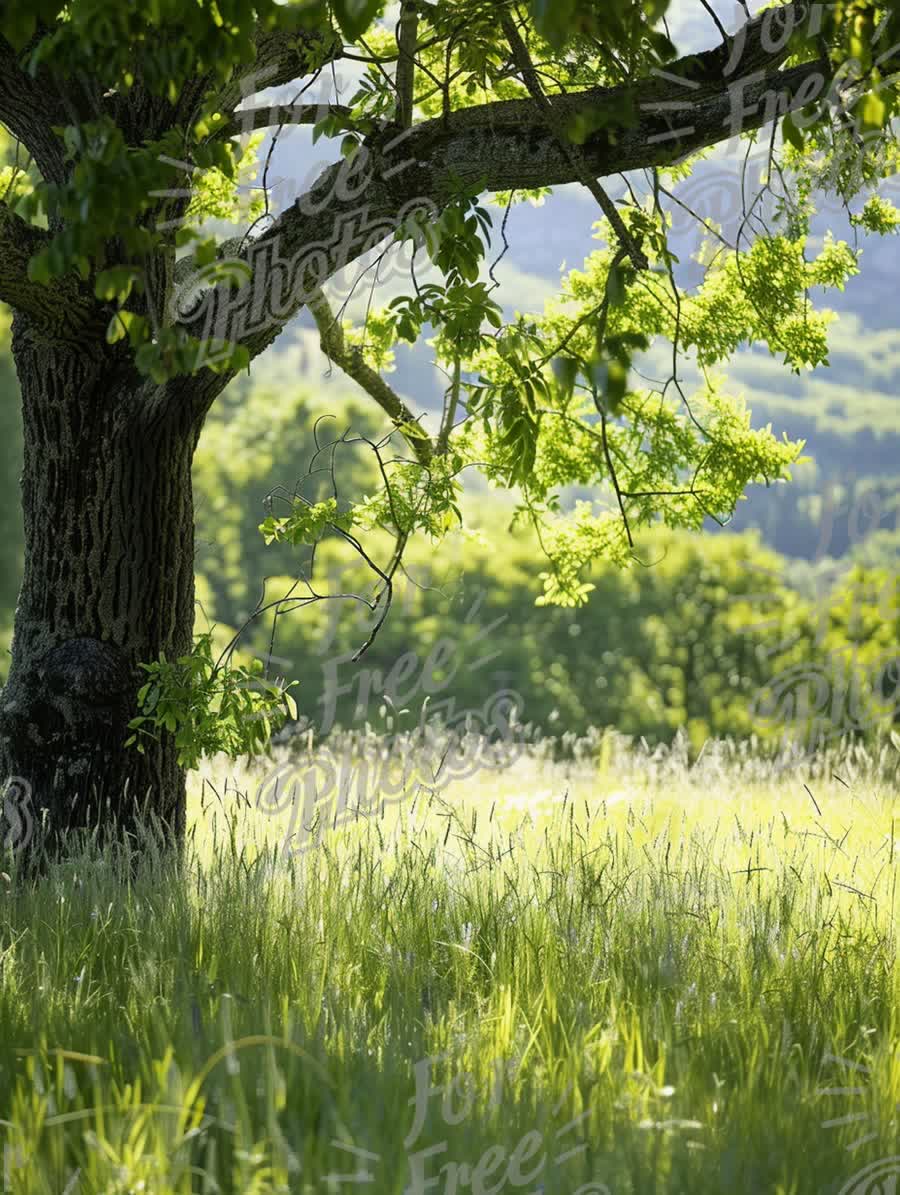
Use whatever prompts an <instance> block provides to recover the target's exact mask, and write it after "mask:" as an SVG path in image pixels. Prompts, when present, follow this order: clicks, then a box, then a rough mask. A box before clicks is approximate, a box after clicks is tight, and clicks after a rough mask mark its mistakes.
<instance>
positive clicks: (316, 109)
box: [223, 104, 353, 137]
mask: <svg viewBox="0 0 900 1195" xmlns="http://www.w3.org/2000/svg"><path fill="white" fill-rule="evenodd" d="M352 115H353V109H352V108H347V107H345V106H344V105H343V104H271V105H269V106H267V107H262V108H239V109H238V111H237V112H235V114H234V119H233V120H232V121H231V122H230V123H229V124H228V125H227V126H226V127H225V129H224V130H223V133H224V135H225V136H226V137H240V136H242V135H243V134H245V133H253V132H256V130H257V129H274V128H278V127H279V126H281V125H285V126H289V125H292V124H295V125H313V124H318V122H319V121H320V120H324V119H325V118H326V117H327V116H340V117H342V118H344V119H349V118H350V117H351V116H352Z"/></svg>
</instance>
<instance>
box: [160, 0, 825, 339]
mask: <svg viewBox="0 0 900 1195" xmlns="http://www.w3.org/2000/svg"><path fill="white" fill-rule="evenodd" d="M805 8H806V6H805V5H804V4H800V3H797V2H796V0H795V4H794V5H789V6H787V7H786V8H785V9H782V10H779V11H780V12H782V13H788V12H790V11H792V10H793V11H795V13H796V14H799V13H801V12H803V11H805ZM762 31H763V23H762V18H758V19H756V20H754V21H751V22H750V23H749V24H748V25H747V26H746V27H745V28H744V30H742V31H741V33H740V34H739V35H738V36H737V37H736V38H735V39H732V41H731V42H730V43H729V44H728V45H723V46H720V47H717V48H716V49H715V50H711V51H708V52H707V53H705V54H700V55H691V56H689V57H687V58H684V59H681V60H680V61H678V62H675V63H673V64H671V65H670V66H669V67H668V68H667V69H666V71H664V72H663V71H659V72H655V73H651V74H650V75H648V76H646V77H644V78H643V79H641V80H639V81H638V82H636V83H634V84H628V85H623V86H619V87H612V88H594V89H591V90H589V91H585V92H581V93H576V94H570V95H560V96H547V102H548V103H549V104H550V105H551V106H552V108H553V113H554V120H555V121H568V120H569V119H571V118H572V117H574V116H576V115H579V114H580V115H582V116H584V117H585V118H587V119H588V120H589V121H590V120H593V121H594V127H596V128H598V131H597V132H595V133H593V134H591V135H590V136H588V137H587V139H586V140H585V142H584V144H583V145H582V146H581V147H580V154H581V162H583V163H584V168H585V169H587V170H589V171H590V175H591V177H593V178H604V177H607V176H610V175H614V174H619V173H624V172H628V171H632V170H640V169H646V168H650V167H654V166H664V165H668V164H671V163H672V162H675V161H678V160H680V159H682V158H683V157H685V156H687V155H689V154H692V153H695V152H696V151H698V150H700V149H703V148H706V147H708V146H712V145H715V144H717V143H719V142H722V141H726V140H728V139H729V138H731V137H734V136H737V135H738V134H739V133H742V132H743V133H746V132H750V131H751V130H755V129H758V128H761V127H763V126H764V125H767V124H771V123H772V122H773V121H774V120H776V119H778V118H779V117H780V116H782V115H783V114H784V113H785V112H788V111H794V110H796V109H799V108H802V107H805V106H807V105H809V104H812V103H815V102H817V101H821V100H823V99H824V97H825V95H826V92H827V89H828V87H829V85H830V80H831V68H830V65H829V63H828V61H827V60H824V59H823V60H821V61H816V62H810V63H806V64H803V65H801V66H796V67H792V68H790V69H788V70H780V69H778V68H779V66H780V64H781V63H782V62H783V60H784V58H785V57H786V55H787V49H786V48H784V47H782V48H781V49H778V50H772V48H771V46H772V39H771V30H770V29H768V28H767V29H766V36H765V37H763V33H762ZM764 42H765V43H766V44H765V45H764V44H763V43H764ZM767 45H768V47H769V49H767V48H766V46H767ZM738 50H739V51H740V53H739V55H738V54H737V51H738ZM736 57H737V59H738V62H739V66H740V70H738V69H736V68H735V67H734V60H735V58H736ZM745 67H746V68H749V70H747V69H744V68H745ZM581 169H582V168H581V166H580V165H579V167H578V168H577V169H576V167H575V166H573V163H572V160H571V157H570V156H569V153H568V150H567V147H566V146H564V145H562V144H560V140H559V138H558V137H557V135H556V134H555V133H554V132H553V131H552V130H551V129H550V128H548V123H547V112H546V110H543V109H542V107H541V106H540V105H539V104H538V103H536V102H535V100H534V99H525V100H509V101H501V102H494V103H489V104H485V105H481V106H478V107H472V108H464V109H461V110H459V111H457V112H453V113H451V114H450V115H449V117H448V118H447V119H445V118H444V117H439V118H437V119H435V120H431V121H427V122H424V123H422V124H420V125H417V126H415V127H414V128H412V129H409V130H402V129H400V128H399V127H398V126H397V125H396V124H394V125H391V126H388V127H387V128H386V129H384V130H383V131H382V132H381V133H379V134H378V135H377V136H376V137H373V138H371V139H370V141H369V143H368V144H367V145H366V147H365V148H364V149H363V151H362V152H361V153H360V154H359V155H358V156H357V157H356V158H355V159H353V160H352V161H347V160H345V161H342V162H339V163H336V164H335V165H334V166H332V167H330V168H329V169H328V170H326V171H325V172H324V173H323V175H322V176H321V177H320V178H319V180H318V181H317V182H316V184H315V185H314V187H313V188H312V190H311V191H310V192H308V193H307V194H306V195H304V196H302V197H301V198H300V199H299V200H298V201H297V202H296V203H295V204H294V205H293V206H292V207H290V208H289V209H287V210H286V211H285V212H284V213H283V214H282V215H281V216H280V217H279V218H278V219H277V220H276V221H275V222H274V223H273V224H271V225H270V226H269V227H268V228H267V229H266V230H265V232H264V233H263V234H262V235H261V236H260V237H259V238H258V239H256V240H255V241H253V242H250V243H248V244H247V245H246V246H245V248H244V251H243V253H242V254H241V257H242V259H243V260H244V261H245V262H246V263H247V264H248V265H249V266H250V267H251V272H252V278H251V281H250V282H249V283H248V284H246V285H245V286H243V287H242V288H241V289H240V290H239V291H228V290H226V289H225V288H224V287H221V286H220V287H218V288H216V289H214V290H208V291H207V292H206V294H205V296H204V297H203V299H202V300H201V302H200V303H199V304H198V305H197V306H196V307H195V309H194V310H192V311H190V312H188V313H186V314H185V315H184V318H183V322H184V326H185V327H187V328H189V329H190V330H191V331H192V332H193V334H194V335H196V336H199V337H211V336H212V337H220V338H223V339H230V340H238V341H240V342H241V343H242V344H244V345H245V346H246V347H247V349H248V350H249V352H250V354H251V356H256V355H257V354H258V353H260V352H262V351H263V350H264V349H265V348H266V347H267V346H268V345H269V344H271V342H272V341H273V340H274V339H275V337H276V336H277V335H278V333H279V332H280V331H281V329H282V328H283V327H284V325H285V324H286V323H287V322H288V321H289V319H290V318H291V317H292V316H293V315H294V314H295V313H296V312H297V311H298V310H299V309H300V308H301V307H302V306H303V305H304V304H305V303H308V302H309V299H310V297H311V296H312V295H313V294H315V293H316V292H317V291H318V290H319V289H320V288H321V287H322V286H323V285H324V284H325V283H326V282H327V281H328V279H329V278H331V277H332V276H333V275H334V274H336V273H338V272H339V271H341V270H342V269H344V268H345V267H347V266H348V265H349V264H351V263H353V262H355V261H356V260H358V259H359V258H360V257H362V256H364V255H365V254H366V253H367V252H368V251H370V250H372V249H374V248H376V247H377V246H379V245H381V244H382V243H383V242H384V241H385V240H387V239H388V238H389V237H390V236H392V235H393V233H394V232H395V231H396V230H397V228H398V227H399V226H400V225H401V223H402V222H403V221H404V220H405V219H407V218H408V217H409V215H410V213H411V211H412V210H413V209H414V208H417V207H418V208H419V209H421V210H422V211H424V213H425V215H426V218H427V217H428V216H429V215H431V216H433V215H434V214H436V212H437V211H438V210H439V209H440V208H441V207H442V206H444V205H446V204H447V203H448V202H450V201H452V199H453V198H454V196H455V195H457V194H458V193H459V187H460V185H462V186H463V187H467V188H477V189H479V190H480V191H506V190H519V189H528V188H535V187H543V186H556V185H562V184H565V183H572V182H579V181H582V180H581V177H580V176H581Z"/></svg>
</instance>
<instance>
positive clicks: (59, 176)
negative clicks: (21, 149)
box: [0, 37, 70, 183]
mask: <svg viewBox="0 0 900 1195" xmlns="http://www.w3.org/2000/svg"><path fill="white" fill-rule="evenodd" d="M28 49H30V47H28V48H26V51H24V52H23V54H22V55H21V56H20V55H18V54H17V53H16V51H15V50H14V49H13V48H12V46H11V45H10V44H9V42H8V41H7V40H6V39H5V38H3V37H0V123H2V124H4V125H5V126H6V128H7V129H9V131H10V132H11V133H12V135H13V136H14V137H17V138H18V139H19V141H21V142H22V144H23V145H24V146H25V148H26V149H27V150H28V152H29V153H30V154H31V156H32V157H33V158H34V161H35V164H36V165H37V168H38V170H39V171H40V172H41V175H42V177H43V178H45V179H46V180H47V181H48V182H56V183H58V182H62V181H63V179H64V178H65V176H66V166H65V149H64V147H63V143H62V140H61V139H60V138H59V137H58V136H57V135H56V134H55V133H54V132H53V126H54V125H57V126H59V125H66V124H69V123H70V118H69V116H68V115H67V113H66V110H65V107H64V105H63V104H62V102H61V100H60V98H59V95H58V93H57V89H56V88H55V87H54V86H53V84H52V81H51V80H50V79H49V78H48V75H47V72H46V71H42V72H41V76H40V78H38V79H34V78H32V76H31V75H29V74H28V72H27V71H26V70H24V69H23V67H22V65H21V58H22V57H24V55H25V54H26V53H27V52H28Z"/></svg>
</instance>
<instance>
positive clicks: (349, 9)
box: [334, 0, 381, 42]
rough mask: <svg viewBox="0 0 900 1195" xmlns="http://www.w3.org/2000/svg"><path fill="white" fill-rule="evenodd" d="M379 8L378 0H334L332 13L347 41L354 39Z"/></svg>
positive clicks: (367, 24) (359, 34) (369, 22)
mask: <svg viewBox="0 0 900 1195" xmlns="http://www.w3.org/2000/svg"><path fill="white" fill-rule="evenodd" d="M380 8H381V2H380V0H334V15H335V17H337V22H338V24H339V25H340V27H341V32H342V33H343V35H344V37H345V38H346V39H347V41H351V42H352V41H356V39H357V38H358V37H360V36H362V34H363V33H365V31H366V30H367V29H368V28H369V26H370V25H371V24H372V22H373V21H374V19H375V17H376V16H377V15H378V11H379V9H380Z"/></svg>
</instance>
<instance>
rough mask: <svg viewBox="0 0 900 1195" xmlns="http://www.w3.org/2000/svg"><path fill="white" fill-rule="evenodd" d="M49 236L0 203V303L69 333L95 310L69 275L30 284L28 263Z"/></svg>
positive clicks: (88, 298) (85, 293)
mask: <svg viewBox="0 0 900 1195" xmlns="http://www.w3.org/2000/svg"><path fill="white" fill-rule="evenodd" d="M50 239H51V238H50V234H49V233H47V232H45V231H44V230H43V229H40V228H35V227H34V225H32V224H28V223H26V222H25V221H24V220H23V219H22V218H21V216H17V215H16V214H15V212H13V211H11V210H10V209H9V208H8V207H7V206H6V204H5V203H2V202H0V299H2V300H3V302H4V303H8V304H9V305H10V307H12V308H13V309H14V310H16V311H22V312H25V313H27V314H28V315H32V316H34V317H35V318H36V319H37V320H38V321H39V322H40V323H41V324H43V325H44V326H45V327H47V328H51V329H53V330H54V331H57V332H60V333H72V332H75V331H77V330H78V329H79V328H82V327H84V326H85V324H86V323H87V322H88V320H89V319H91V317H92V316H93V317H96V313H97V306H96V304H95V303H93V302H92V300H91V297H90V295H89V293H87V292H85V291H83V290H82V289H81V287H80V286H79V284H78V280H77V279H76V278H75V277H74V276H73V275H68V276H67V277H65V278H60V279H57V280H55V281H54V282H53V284H52V285H50V286H44V285H42V284H41V283H39V282H32V281H31V280H30V279H29V277H28V262H29V260H30V259H31V258H32V257H33V256H34V254H35V253H38V252H39V251H40V250H41V249H43V248H44V247H45V246H46V245H48V244H49V243H50Z"/></svg>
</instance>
